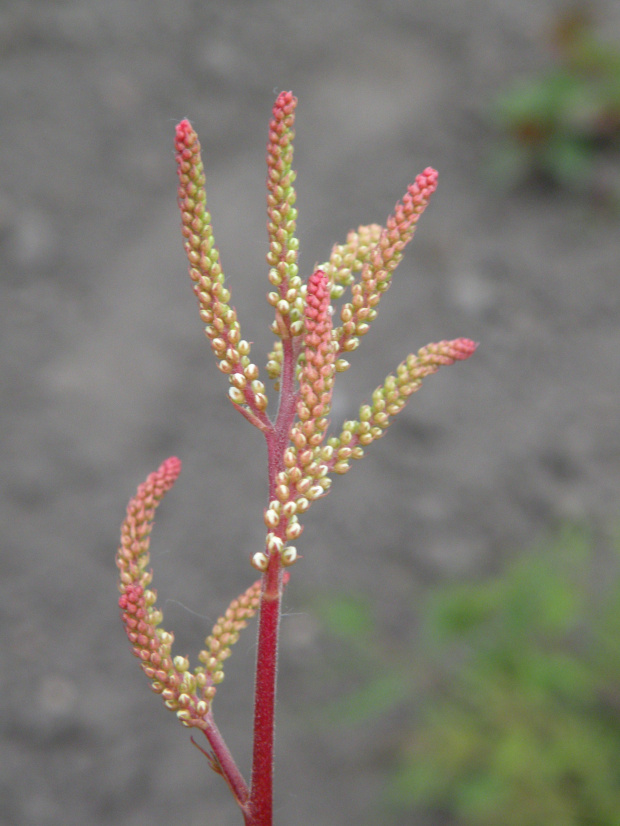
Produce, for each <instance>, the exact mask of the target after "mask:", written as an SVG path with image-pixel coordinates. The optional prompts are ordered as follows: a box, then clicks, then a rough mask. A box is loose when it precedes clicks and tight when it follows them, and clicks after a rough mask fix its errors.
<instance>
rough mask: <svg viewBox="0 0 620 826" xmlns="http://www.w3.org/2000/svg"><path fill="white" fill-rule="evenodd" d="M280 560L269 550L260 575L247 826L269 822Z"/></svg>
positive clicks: (271, 788) (280, 586) (280, 579)
mask: <svg viewBox="0 0 620 826" xmlns="http://www.w3.org/2000/svg"><path fill="white" fill-rule="evenodd" d="M281 594H282V564H281V561H280V556H279V554H273V555H272V557H271V559H270V561H269V567H268V568H267V570H266V571H265V573H264V575H263V586H262V593H261V605H260V618H259V625H258V653H257V659H256V686H255V696H254V746H253V759H252V779H251V783H250V799H249V803H248V809H249V820H247V821H246V822H247V823H248V824H249V826H272V820H273V758H274V749H273V746H274V729H275V700H276V671H277V664H278V631H279V626H280V601H281Z"/></svg>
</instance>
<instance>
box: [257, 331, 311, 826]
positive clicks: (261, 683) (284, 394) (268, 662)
mask: <svg viewBox="0 0 620 826" xmlns="http://www.w3.org/2000/svg"><path fill="white" fill-rule="evenodd" d="M283 348H284V358H283V364H282V375H281V377H280V405H279V409H278V413H277V417H276V421H275V423H274V424H273V426H272V427H271V428H269V429H268V430H265V431H264V433H265V438H266V440H267V450H268V456H269V498H270V499H272V498H273V497H274V495H275V488H276V485H277V480H276V477H277V474H278V473H279V472H280V471H281V470H282V468H283V467H284V451H285V450H286V448H287V446H288V443H289V435H290V430H291V426H292V423H293V420H294V418H295V412H296V411H295V399H296V396H295V390H294V386H295V364H296V362H297V355H298V352H299V345H298V344H297V342H294V341H293V340H291V339H284V341H283ZM282 587H283V566H282V561H281V558H280V554H279V553H272V554H270V555H269V566H268V568H267V570H266V571H265V573H264V574H263V581H262V590H261V600H260V613H259V619H258V650H257V656H256V683H255V689H254V692H255V693H254V741H253V755H252V777H251V782H250V796H249V800H248V804H247V808H246V811H247V814H246V812H245V811H244V816H245V817H246V826H272V823H273V763H274V734H275V704H276V676H277V666H278V633H279V630H280V605H281V600H282Z"/></svg>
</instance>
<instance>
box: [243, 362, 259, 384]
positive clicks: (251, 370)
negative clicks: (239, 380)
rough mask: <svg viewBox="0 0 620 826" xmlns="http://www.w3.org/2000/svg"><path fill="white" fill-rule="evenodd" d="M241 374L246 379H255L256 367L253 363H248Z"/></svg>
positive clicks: (256, 375) (256, 374) (256, 376)
mask: <svg viewBox="0 0 620 826" xmlns="http://www.w3.org/2000/svg"><path fill="white" fill-rule="evenodd" d="M243 375H244V376H245V377H246V379H247V380H248V381H256V379H257V378H258V367H257V366H256V365H255V364H253V363H252V364H248V366H247V367H245V368H244V370H243Z"/></svg>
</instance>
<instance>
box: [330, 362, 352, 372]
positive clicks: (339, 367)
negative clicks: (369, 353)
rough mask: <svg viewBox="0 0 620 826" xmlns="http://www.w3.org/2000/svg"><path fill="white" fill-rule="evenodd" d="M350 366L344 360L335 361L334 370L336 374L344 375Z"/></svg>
mask: <svg viewBox="0 0 620 826" xmlns="http://www.w3.org/2000/svg"><path fill="white" fill-rule="evenodd" d="M350 366H351V365H350V364H349V362H348V361H347V360H346V359H336V362H335V364H334V367H335V368H336V373H344V372H345V371H346V370H348V369H349V367H350Z"/></svg>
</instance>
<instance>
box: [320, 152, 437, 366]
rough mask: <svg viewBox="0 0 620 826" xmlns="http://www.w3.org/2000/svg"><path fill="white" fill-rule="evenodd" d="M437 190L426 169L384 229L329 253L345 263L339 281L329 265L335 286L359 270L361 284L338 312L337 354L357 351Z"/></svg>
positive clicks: (354, 237) (365, 231)
mask: <svg viewBox="0 0 620 826" xmlns="http://www.w3.org/2000/svg"><path fill="white" fill-rule="evenodd" d="M436 188H437V172H436V171H435V170H434V169H432V168H431V167H430V166H429V167H428V168H427V169H425V170H424V172H422V173H420V174H419V175H418V176H417V177H416V179H415V181H414V182H413V183H412V184H411V186H410V187H409V188H408V190H407V192H406V194H405V196H404V198H403V200H402V202H399V203H397V204H396V207H395V209H394V213H393V214H392V215H390V217H389V218H388V219H387V226H386V227H385V228H384V229H383V228H382V229H379V228H378V227H377V226H376V225H371V226H369V227H360V229H359V231H358V233H357V234H355V233H352V234H351V235H350V236H349V239H347V240H348V243H347V244H346V245H344V247H340V248H335V250H334V251H333V252H332V260H333V259H334V258H336V260H338V259H339V258H340V259H341V258H342V255H343V253H344V257H345V261H346V263H345V267H344V270H345V273H344V278H343V279H342V280H341V277H340V276H339V275H338V274H337V273H338V270H337V269H336V268H335V267H334V265H333V264H332V265H331V268H330V267H329V265H328V271H331V272H332V274H333V277H334V281H335V282H337V283H339V284H343V283H348V282H350V281H351V274H352V273H353V272H355V271H356V270H361V278H360V280H359V281H357V282H356V281H353V283H352V284H351V294H352V299H351V301H350V302H347V303H346V304H344V305H343V307H342V309H341V311H340V319H341V321H342V326H341V327H338V328H337V329H336V330H335V331H334V335H335V337H336V339H337V340H338V345H339V347H338V351H339V352H340V353H348V352H351V351H352V350H355V349H357V347H358V346H359V339H360V336H363V335H365V334H366V333H367V332H368V329H369V325H370V322H371V321H373V320H374V319H375V317H376V315H377V311H376V307H377V305H378V304H379V300H380V299H381V295H382V293H384V292H386V291H387V290H388V289H389V286H390V282H391V279H392V273H393V272H394V270H395V269H396V267H397V266H398V264H399V263H400V262H401V260H402V257H403V250H404V248H405V247H406V246H407V244H408V243H409V241H411V239H412V238H413V233H414V232H415V228H416V224H417V222H418V220H419V218H420V216H421V215H422V213H423V212H424V210H425V209H426V207H427V206H428V203H429V201H430V197H431V195H432V194H433V192H434V191H435V189H436ZM375 239H376V240H375ZM373 241H374V243H373ZM330 263H331V262H330ZM334 270H336V272H335V274H334Z"/></svg>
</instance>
